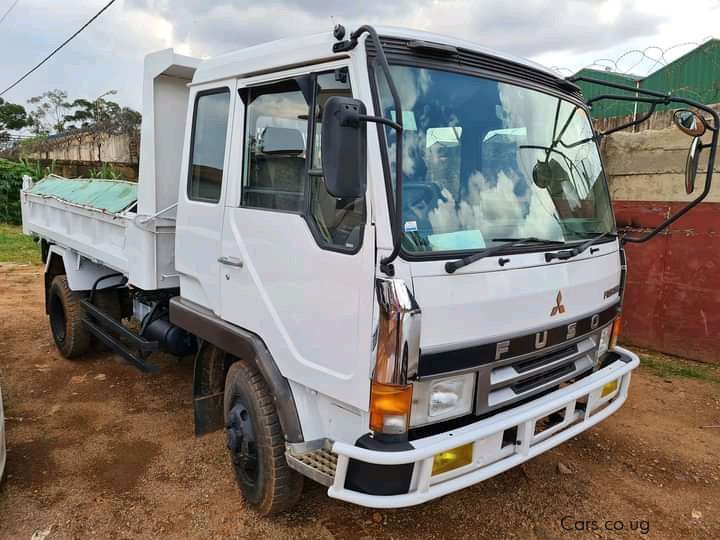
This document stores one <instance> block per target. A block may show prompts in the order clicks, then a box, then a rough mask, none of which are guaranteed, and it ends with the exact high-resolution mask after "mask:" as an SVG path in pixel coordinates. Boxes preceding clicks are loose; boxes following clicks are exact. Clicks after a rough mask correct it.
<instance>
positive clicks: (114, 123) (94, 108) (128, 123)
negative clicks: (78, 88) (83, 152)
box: [65, 91, 142, 133]
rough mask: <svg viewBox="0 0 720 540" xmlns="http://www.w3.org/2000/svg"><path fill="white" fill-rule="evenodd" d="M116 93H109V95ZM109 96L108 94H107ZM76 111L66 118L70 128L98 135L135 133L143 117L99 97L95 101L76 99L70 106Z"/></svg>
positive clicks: (128, 108)
mask: <svg viewBox="0 0 720 540" xmlns="http://www.w3.org/2000/svg"><path fill="white" fill-rule="evenodd" d="M110 93H114V91H111V92H108V94H110ZM106 95H107V94H106ZM70 107H72V108H74V109H75V111H74V112H73V113H72V114H68V115H66V116H65V122H67V124H68V127H71V128H74V129H84V130H87V131H92V132H96V133H133V132H135V131H136V130H137V129H138V128H139V127H140V123H141V121H142V115H141V114H140V113H139V112H137V111H136V110H133V109H131V108H130V107H122V106H120V105H119V104H117V103H115V102H114V101H110V100H107V99H104V98H103V97H99V98H97V99H96V100H94V101H89V100H87V99H76V100H75V101H73V102H72V103H71V104H70Z"/></svg>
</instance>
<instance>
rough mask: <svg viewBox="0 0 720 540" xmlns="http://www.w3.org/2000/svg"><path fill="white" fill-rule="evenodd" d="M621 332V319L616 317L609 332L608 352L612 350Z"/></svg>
mask: <svg viewBox="0 0 720 540" xmlns="http://www.w3.org/2000/svg"><path fill="white" fill-rule="evenodd" d="M621 331H622V319H621V318H620V317H618V318H617V319H615V321H613V325H612V330H611V331H610V350H613V349H614V348H615V346H616V345H617V342H618V338H619V337H620V332H621Z"/></svg>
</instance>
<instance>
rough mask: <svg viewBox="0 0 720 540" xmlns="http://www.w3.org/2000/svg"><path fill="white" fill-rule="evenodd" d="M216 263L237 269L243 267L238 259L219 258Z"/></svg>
mask: <svg viewBox="0 0 720 540" xmlns="http://www.w3.org/2000/svg"><path fill="white" fill-rule="evenodd" d="M218 262H219V263H220V264H226V265H228V266H235V267H237V268H242V267H243V262H242V259H238V258H237V257H219V258H218Z"/></svg>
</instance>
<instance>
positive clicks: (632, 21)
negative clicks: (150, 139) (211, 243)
mask: <svg viewBox="0 0 720 540" xmlns="http://www.w3.org/2000/svg"><path fill="white" fill-rule="evenodd" d="M13 1H14V0H0V16H2V14H3V13H4V12H5V11H6V9H7V8H9V7H10V6H11V5H12V4H13ZM106 3H107V0H19V1H18V3H17V5H16V6H15V8H14V9H13V10H12V11H11V12H10V13H9V14H8V15H7V17H6V18H5V20H4V21H3V22H2V23H0V90H2V89H4V88H6V87H7V86H9V85H10V84H11V83H13V82H14V81H15V80H16V79H17V78H19V77H20V76H21V75H22V74H23V73H25V72H26V71H27V70H28V69H29V68H31V67H32V66H34V65H35V64H36V63H37V62H39V61H40V60H41V59H42V58H43V57H44V56H45V55H47V54H48V53H49V52H50V51H51V50H52V49H53V48H54V47H56V46H57V45H58V44H60V43H61V42H62V41H63V40H65V39H66V38H67V37H69V36H70V35H71V34H72V33H73V32H74V31H75V30H77V29H78V28H79V27H80V26H82V24H84V23H85V22H86V21H87V20H88V19H89V18H90V17H91V16H92V15H94V14H95V13H96V12H97V11H98V10H100V8H102V6H103V5H105V4H106ZM718 21H720V0H683V2H681V3H680V2H677V1H676V0H675V1H665V0H625V1H623V0H514V1H512V0H511V1H507V0H503V1H490V0H365V1H352V0H345V1H321V0H305V1H295V0H263V1H262V2H258V1H257V0H253V1H245V0H228V1H221V0H217V1H213V0H207V1H206V0H118V1H117V2H116V3H115V4H114V5H113V6H111V7H110V8H109V9H108V10H107V11H106V12H105V13H104V14H103V15H101V17H100V18H99V19H97V20H96V21H95V22H94V23H93V24H92V25H91V26H90V27H88V28H87V29H86V30H85V31H84V32H83V33H81V34H80V35H79V36H78V37H77V38H76V39H75V40H74V41H73V42H71V43H70V45H68V46H67V47H65V48H64V49H63V50H62V51H61V52H59V53H58V54H57V55H56V56H55V57H54V58H52V59H51V60H50V61H49V62H48V63H47V64H46V65H45V66H43V67H41V68H40V69H39V70H38V71H37V72H35V73H34V74H33V75H31V76H30V77H29V78H28V79H26V80H25V81H24V82H22V83H21V84H20V85H19V86H17V87H16V88H15V89H13V90H12V91H10V92H8V93H7V94H6V95H5V96H4V97H5V98H6V99H7V100H9V101H13V102H16V103H21V104H25V102H26V101H27V99H28V98H30V97H32V96H35V95H39V94H42V93H43V92H45V91H46V90H50V89H54V88H61V89H64V90H67V91H68V93H69V95H70V97H71V98H73V99H74V98H78V97H82V98H86V99H94V98H95V97H97V96H99V95H101V94H103V93H105V92H106V91H108V90H110V89H115V90H117V91H118V94H117V95H116V96H114V98H113V99H115V100H116V101H118V102H120V103H121V104H123V105H129V106H131V107H133V108H136V109H138V110H140V109H141V81H142V66H143V57H144V55H146V54H147V53H150V52H152V51H155V50H158V49H164V48H167V47H173V48H175V49H176V51H178V52H180V53H182V54H190V55H192V56H198V57H208V56H213V55H216V54H220V53H223V52H228V51H231V50H235V49H239V48H242V47H245V46H248V45H253V44H256V43H261V42H264V41H271V40H274V39H279V38H284V37H291V36H296V35H303V34H308V33H314V32H322V31H331V30H332V27H333V25H334V23H342V24H344V25H345V26H346V27H348V28H352V27H355V26H357V25H359V24H362V23H370V24H383V25H392V26H406V27H411V28H417V29H421V30H428V31H432V32H437V33H441V34H449V35H455V36H458V37H461V38H464V39H468V40H470V41H474V42H477V43H479V44H481V45H483V46H486V47H491V48H494V49H497V50H499V51H503V52H508V53H513V54H516V55H520V56H523V57H527V58H531V59H533V60H536V61H539V62H540V63H542V64H545V65H547V66H549V67H559V68H563V73H564V74H569V73H570V71H575V70H577V69H580V68H582V67H585V66H588V65H590V64H593V62H595V61H596V60H598V59H609V60H611V61H614V60H617V59H618V58H619V57H620V56H621V55H623V53H625V52H627V51H632V50H645V51H646V55H647V56H649V57H651V58H652V60H649V59H648V58H644V59H643V56H642V55H641V54H640V53H638V52H635V53H630V54H627V55H625V56H623V57H622V59H621V61H620V65H619V68H620V69H621V70H623V71H627V70H629V69H632V71H634V72H636V73H641V74H643V73H644V72H646V71H647V70H649V69H651V68H654V67H659V66H660V65H661V61H658V60H657V59H658V58H659V57H660V55H661V51H660V50H658V49H656V48H653V47H660V48H661V49H668V48H670V47H674V48H672V49H671V50H669V51H667V53H666V54H665V58H666V59H672V58H675V57H677V56H679V55H680V54H683V53H685V52H687V51H688V50H690V49H691V48H692V46H693V45H691V44H692V43H699V42H701V41H703V40H704V39H707V38H708V37H720V28H718V25H717V23H718ZM688 43H690V44H688ZM638 62H640V63H639V64H638V65H635V64H637V63H638ZM600 63H601V64H603V65H612V64H611V63H610V62H608V61H607V60H604V61H601V62H600Z"/></svg>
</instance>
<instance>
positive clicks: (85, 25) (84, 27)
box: [0, 0, 116, 96]
mask: <svg viewBox="0 0 720 540" xmlns="http://www.w3.org/2000/svg"><path fill="white" fill-rule="evenodd" d="M115 1H116V0H110V1H109V2H108V3H107V4H105V7H103V8H102V9H101V10H100V11H98V12H97V13H96V14H95V15H93V16H92V18H91V19H90V20H89V21H88V22H86V23H85V24H83V25H82V26H81V27H80V29H79V30H78V31H77V32H75V33H74V34H73V35H72V36H70V37H69V38H67V39H66V40H65V41H63V42H62V43H61V44H60V45H58V46H57V47H56V48H55V50H54V51H53V52H51V53H50V54H48V55H47V56H46V57H45V58H44V59H43V60H42V62H40V63H39V64H38V65H36V66H35V67H34V68H32V69H31V70H30V71H28V72H27V73H26V74H25V75H23V76H22V77H20V78H19V79H18V80H17V81H15V82H14V83H12V84H11V85H10V86H8V87H7V88H6V89H5V90H3V91H2V92H0V96H3V95H5V94H6V93H7V92H9V91H10V90H12V89H13V88H15V87H16V86H17V85H18V84H20V83H21V82H23V81H24V80H25V79H27V78H28V77H29V76H30V75H31V74H32V73H33V72H35V71H37V69H38V68H39V67H40V66H42V65H43V64H44V63H45V62H47V61H48V60H50V59H51V58H52V57H53V56H55V54H56V53H57V52H58V51H59V50H60V49H62V48H63V47H64V46H65V45H67V44H68V43H70V42H71V41H72V40H73V39H75V37H76V36H77V35H78V34H79V33H80V32H82V31H83V30H85V29H86V28H87V27H88V26H90V24H91V23H92V22H93V21H94V20H95V19H97V18H98V17H99V16H100V15H102V14H103V12H104V11H105V10H106V9H107V8H109V7H110V6H112V5H113V4H114V3H115Z"/></svg>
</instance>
